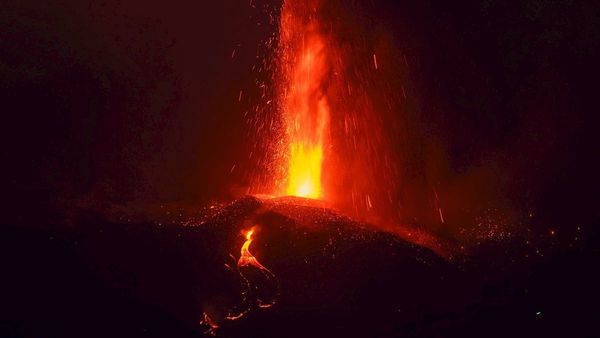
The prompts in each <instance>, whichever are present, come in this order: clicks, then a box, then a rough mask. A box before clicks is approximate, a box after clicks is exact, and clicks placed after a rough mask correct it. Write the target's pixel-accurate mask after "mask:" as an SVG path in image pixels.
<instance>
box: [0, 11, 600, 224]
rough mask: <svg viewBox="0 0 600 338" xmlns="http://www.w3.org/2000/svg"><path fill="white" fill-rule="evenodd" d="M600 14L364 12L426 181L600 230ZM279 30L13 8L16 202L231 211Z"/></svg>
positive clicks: (255, 19) (0, 80)
mask: <svg viewBox="0 0 600 338" xmlns="http://www.w3.org/2000/svg"><path fill="white" fill-rule="evenodd" d="M256 2H257V3H259V4H263V3H264V2H265V1H262V2H261V1H256ZM208 3H210V4H208ZM590 3H591V2H586V1H561V2H558V1H557V2H550V1H525V0H523V1H479V2H477V1H466V2H461V4H457V3H456V2H453V1H450V2H449V1H437V0H429V1H417V2H415V1H392V0H370V1H361V5H362V6H363V7H364V10H365V12H364V13H365V16H366V17H367V19H368V20H370V21H371V22H373V23H376V24H377V25H379V26H381V27H384V28H385V29H386V30H387V31H388V32H389V33H390V34H392V36H393V38H394V41H395V43H396V45H397V48H398V50H399V51H401V53H403V54H404V55H406V57H407V61H408V64H409V68H410V80H411V84H410V85H409V86H410V87H411V93H412V100H414V103H415V104H414V107H415V110H414V111H411V112H410V114H411V121H412V123H414V128H416V129H418V130H419V133H420V135H421V136H420V137H421V138H423V140H424V141H423V142H421V143H419V144H424V146H423V149H422V150H418V151H417V152H422V153H424V154H425V155H423V156H424V157H425V159H426V160H425V161H424V164H423V168H421V169H422V170H423V171H424V172H431V173H432V175H434V176H435V179H438V180H440V181H442V182H444V184H445V186H446V189H448V191H455V190H469V189H470V187H472V186H473V185H478V184H479V183H480V182H484V183H485V182H487V183H489V187H488V188H487V189H488V190H489V191H487V192H486V194H487V193H489V194H498V195H502V196H503V198H506V199H508V200H510V201H511V203H513V204H515V205H517V206H519V207H521V208H524V209H527V208H530V207H531V208H534V209H536V210H544V214H545V215H546V216H545V217H546V219H552V220H557V219H558V220H559V221H558V222H565V223H571V224H574V223H577V222H590V221H595V220H597V218H596V217H598V212H597V210H594V209H595V206H596V205H597V201H598V198H597V196H596V192H597V190H598V186H599V185H598V179H597V172H598V171H599V169H600V168H599V166H598V163H597V162H598V161H597V159H596V157H597V145H598V144H599V143H598V139H599V137H598V133H597V132H596V131H595V129H596V123H595V122H596V116H595V115H596V113H597V109H596V102H597V95H596V93H595V91H596V88H597V74H598V72H597V71H598V68H599V67H598V64H597V58H596V56H597V55H598V51H600V45H599V43H600V28H599V24H598V20H597V18H598V17H599V16H600V5H598V4H595V5H594V4H590ZM259 7H260V6H259ZM258 23H261V25H258ZM266 23H267V18H266V16H265V15H264V13H263V12H262V11H261V10H259V9H253V8H250V6H249V2H248V1H239V0H224V1H214V2H213V1H211V2H205V1H187V0H182V1H169V2H163V3H157V4H151V3H149V2H147V1H143V2H142V1H138V0H132V1H117V0H107V1H70V0H66V1H60V2H51V3H40V2H39V1H5V2H4V4H3V5H2V10H0V27H2V29H0V95H1V97H0V104H1V106H2V107H3V108H2V111H3V123H2V124H1V126H2V130H1V132H0V135H1V137H2V140H1V143H2V148H1V152H0V158H1V159H2V164H3V165H2V169H1V170H2V176H3V177H4V180H5V182H7V183H5V184H4V189H3V192H2V193H3V194H4V195H5V199H6V200H8V201H10V202H9V203H8V204H5V206H6V205H8V206H11V207H15V206H16V207H17V208H12V210H13V211H14V210H17V211H16V212H19V213H20V212H22V210H24V208H27V207H28V206H31V205H32V204H34V203H38V204H39V205H40V206H44V207H47V206H48V205H50V204H53V202H54V201H56V200H61V199H65V200H72V199H79V198H84V197H87V198H91V199H92V200H94V201H96V203H98V204H103V203H119V204H127V203H129V202H132V201H144V202H150V203H161V202H165V201H167V202H169V201H178V200H192V201H198V202H199V203H204V202H206V201H209V200H211V199H227V198H231V197H232V193H231V190H232V187H235V186H243V185H244V183H245V182H244V177H243V171H244V168H245V167H246V168H247V167H249V166H251V163H245V162H244V158H246V156H247V152H248V143H249V142H248V136H247V135H246V132H247V130H246V128H247V127H246V125H245V122H244V117H243V114H244V112H245V111H246V110H248V109H251V108H252V107H253V106H254V105H256V104H257V101H258V97H253V96H252V94H251V93H256V88H255V87H256V86H255V80H256V78H257V76H260V74H257V72H253V71H252V66H253V65H258V64H259V62H257V60H256V59H255V56H256V54H257V49H258V46H259V45H260V43H261V41H264V40H265V39H267V38H268V37H269V36H270V34H271V33H272V27H269V26H268V25H267V24H266ZM234 49H236V56H235V58H233V59H232V58H231V53H232V51H233V50H234ZM240 90H244V92H245V93H250V94H248V96H246V97H245V98H244V99H243V100H242V102H239V103H238V102H237V97H238V93H239V91H240ZM416 143H418V142H416ZM234 163H235V164H237V168H238V169H237V170H238V171H236V172H234V173H233V174H231V173H230V168H231V166H232V165H233V164H234ZM429 167H434V169H431V168H429ZM490 181H493V182H490ZM474 191H476V192H477V193H478V192H480V190H478V189H474ZM90 196H91V197H90Z"/></svg>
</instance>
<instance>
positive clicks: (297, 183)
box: [279, 0, 330, 199]
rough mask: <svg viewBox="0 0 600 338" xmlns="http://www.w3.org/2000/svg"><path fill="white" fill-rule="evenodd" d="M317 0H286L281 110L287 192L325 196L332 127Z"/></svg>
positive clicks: (323, 44)
mask: <svg viewBox="0 0 600 338" xmlns="http://www.w3.org/2000/svg"><path fill="white" fill-rule="evenodd" d="M318 3H319V1H315V0H313V1H303V2H300V1H285V2H284V4H283V8H282V13H281V24H280V46H279V47H280V53H281V55H280V57H281V68H282V69H281V70H282V73H281V75H282V77H283V78H282V81H281V88H280V90H281V101H280V102H281V103H280V104H281V110H282V114H283V120H284V123H285V129H286V130H285V131H286V136H287V144H288V149H287V176H286V187H285V191H284V192H285V193H284V194H285V195H293V196H300V197H308V198H314V199H321V198H323V197H324V193H325V192H324V190H323V183H322V176H321V172H322V169H323V162H324V158H325V155H326V148H327V147H326V145H327V138H328V131H329V105H328V102H327V97H326V96H325V93H324V89H323V88H324V84H325V81H326V78H327V76H328V74H329V72H330V67H329V65H328V62H327V53H326V43H325V39H324V36H323V35H322V33H321V32H320V27H319V24H318V21H317V20H316V18H315V15H316V9H315V8H316V5H317V4H318Z"/></svg>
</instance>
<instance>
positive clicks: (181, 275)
mask: <svg viewBox="0 0 600 338" xmlns="http://www.w3.org/2000/svg"><path fill="white" fill-rule="evenodd" d="M170 215H171V216H169V217H171V218H172V219H171V220H170V221H168V222H167V221H165V219H161V221H160V222H159V221H156V222H134V221H128V220H126V219H121V220H120V221H107V220H106V217H103V216H100V215H97V214H96V215H90V216H87V217H82V218H79V219H78V221H77V222H76V224H71V225H64V224H62V225H61V224H60V223H56V222H54V223H53V225H47V224H45V225H43V226H30V227H24V226H18V227H17V226H9V225H7V226H2V228H1V229H2V236H0V250H1V251H0V259H1V261H0V263H1V266H2V272H3V273H2V280H1V281H0V283H1V284H0V297H1V298H2V302H1V304H0V332H1V333H2V334H1V336H6V337H41V336H43V337H82V336H85V337H200V336H205V335H211V334H216V335H217V336H220V337H305V336H313V337H314V336H329V337H330V336H340V335H344V336H349V337H373V336H380V337H389V336H469V335H480V334H482V333H484V332H488V333H489V335H491V336H494V332H495V333H496V334H497V335H498V336H502V335H505V334H512V333H515V332H530V333H534V332H542V331H539V329H540V327H545V328H546V329H547V330H546V331H548V330H550V329H552V328H553V326H540V325H541V324H539V323H540V321H539V319H538V318H536V316H535V315H534V312H533V308H532V307H531V306H530V305H531V304H530V303H532V302H533V301H538V300H539V299H546V296H547V293H550V292H554V291H553V290H555V286H553V283H552V280H553V279H551V278H549V277H548V276H543V278H544V283H545V284H547V290H546V289H543V290H544V291H543V292H538V296H537V297H538V298H539V299H538V298H535V299H533V300H532V299H525V300H524V299H523V297H521V298H518V297H517V298H515V299H509V300H508V301H505V302H503V303H502V304H499V303H498V302H497V301H494V298H493V297H490V295H489V294H488V295H486V294H485V293H483V297H484V299H481V297H482V292H481V291H482V288H481V285H478V283H479V282H475V281H476V280H478V279H477V278H473V276H472V274H471V275H470V274H468V273H465V272H464V271H462V270H461V269H459V268H457V266H456V264H454V263H451V262H449V261H447V260H446V259H444V258H442V257H440V256H438V255H436V254H435V253H434V252H433V251H431V250H429V249H427V248H424V247H421V246H418V245H415V244H412V243H410V242H407V241H405V240H402V239H400V238H398V237H397V236H395V235H393V234H390V233H387V232H382V231H378V230H374V229H373V228H372V227H369V226H368V225H365V224H361V223H358V222H355V221H353V220H352V219H350V218H348V217H345V216H343V215H340V214H339V213H336V212H334V211H332V210H329V209H327V208H324V207H323V206H320V205H318V204H316V203H315V202H311V201H307V200H301V199H293V198H282V199H259V198H255V197H245V198H242V199H239V200H237V201H235V202H233V203H231V204H229V205H225V206H222V207H217V208H215V210H214V212H212V213H211V215H210V216H209V217H205V218H203V219H202V221H198V222H188V221H185V222H184V221H183V220H182V219H181V217H180V216H179V215H178V214H177V213H170ZM166 223H168V225H165V224H166ZM250 229H253V230H254V232H253V236H252V242H251V243H250V244H249V246H248V247H247V248H248V249H249V252H250V253H251V255H253V257H255V259H256V260H257V262H259V264H260V266H262V267H263V268H264V269H265V270H266V271H267V272H265V271H263V270H261V269H258V268H257V267H256V266H252V265H248V266H244V265H240V264H239V258H240V255H241V248H242V246H243V244H244V243H245V242H246V241H247V237H245V235H247V231H248V230H250ZM577 261H578V262H581V261H582V260H581V259H580V258H577ZM583 263H585V261H584V262H583ZM583 263H582V264H583ZM565 264H568V265H569V266H572V267H573V264H570V263H565ZM548 271H552V270H547V272H548ZM573 271H574V272H573V273H574V276H577V273H578V272H577V271H579V270H577V269H575V270H573ZM541 275H543V274H540V276H541ZM550 275H551V274H550ZM587 280H589V278H588V279H587ZM548 281H550V282H548ZM537 282H538V281H537V280H536V279H535V278H534V280H533V282H531V283H537ZM589 283H594V282H593V280H592V281H590V282H589ZM589 283H588V284H589ZM525 287H527V285H525ZM516 288H517V287H513V289H516ZM530 289H533V286H531V287H530ZM582 290H587V289H586V288H582ZM519 297H520V296H519ZM490 299H491V301H490ZM569 299H572V298H569ZM569 299H566V298H565V299H564V302H562V303H558V305H557V309H558V307H559V306H560V308H561V309H562V307H563V305H568V303H569ZM570 302H573V301H572V300H571V301H570ZM490 303H492V304H490ZM506 304H508V305H506ZM523 309H525V310H527V311H526V312H524V310H523ZM529 310H531V311H529ZM529 312H531V313H529ZM574 313H576V314H577V316H578V317H577V318H578V319H581V316H580V315H581V311H579V312H577V311H575V312H574ZM523 318H525V319H523ZM569 318H571V317H569ZM573 318H574V317H573ZM573 318H571V319H573ZM507 322H508V323H513V324H514V325H506V326H503V324H502V323H507ZM569 322H573V321H567V323H569ZM541 323H544V322H541ZM545 323H546V324H545V325H547V324H548V322H545ZM490 327H491V328H494V329H493V331H494V332H491V333H490V332H489V331H488V330H489V328H490ZM569 327H572V326H569Z"/></svg>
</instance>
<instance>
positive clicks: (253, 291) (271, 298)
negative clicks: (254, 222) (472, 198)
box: [237, 227, 279, 317]
mask: <svg viewBox="0 0 600 338" xmlns="http://www.w3.org/2000/svg"><path fill="white" fill-rule="evenodd" d="M254 231H255V228H254V227H253V228H251V229H250V230H247V231H246V232H245V237H246V241H245V242H244V244H243V245H242V249H241V250H240V251H241V252H240V258H239V259H238V262H237V266H238V271H239V273H240V276H241V277H242V278H243V279H244V281H245V283H246V291H245V292H244V296H245V300H247V301H249V300H250V299H248V297H252V298H253V299H255V301H256V305H258V307H261V308H267V307H271V306H273V305H274V304H275V301H276V298H277V296H278V295H279V283H278V281H277V278H276V277H275V275H274V274H273V273H272V272H271V271H270V270H269V269H267V268H266V267H264V266H263V265H262V264H261V263H260V262H259V261H258V259H256V257H254V255H252V253H250V244H252V240H253V235H254ZM265 299H266V300H265ZM237 317H239V315H238V316H237Z"/></svg>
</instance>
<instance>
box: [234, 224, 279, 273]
mask: <svg viewBox="0 0 600 338" xmlns="http://www.w3.org/2000/svg"><path fill="white" fill-rule="evenodd" d="M253 234H254V228H252V229H250V230H248V231H246V234H245V235H244V236H245V237H246V241H245V242H244V244H243V245H242V250H241V254H240V259H238V263H237V265H238V267H242V266H248V265H252V266H254V267H256V268H258V269H261V270H263V269H264V270H266V271H269V270H268V269H267V268H265V267H264V266H263V265H262V264H260V263H259V262H258V260H257V259H256V257H254V255H252V254H251V253H250V250H249V249H250V244H252V235H253ZM269 273H271V272H270V271H269Z"/></svg>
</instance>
